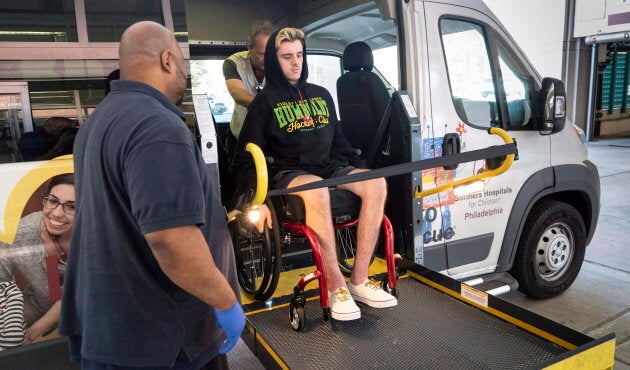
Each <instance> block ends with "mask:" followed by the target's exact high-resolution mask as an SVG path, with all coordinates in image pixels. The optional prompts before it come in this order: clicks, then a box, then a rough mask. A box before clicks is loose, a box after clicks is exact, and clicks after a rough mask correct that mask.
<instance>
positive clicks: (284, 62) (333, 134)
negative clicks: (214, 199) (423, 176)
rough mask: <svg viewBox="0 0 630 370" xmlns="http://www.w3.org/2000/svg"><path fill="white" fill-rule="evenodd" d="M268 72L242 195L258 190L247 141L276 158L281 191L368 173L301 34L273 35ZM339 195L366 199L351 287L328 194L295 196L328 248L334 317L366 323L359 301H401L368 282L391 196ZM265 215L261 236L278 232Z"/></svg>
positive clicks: (379, 191)
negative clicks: (315, 76) (266, 230)
mask: <svg viewBox="0 0 630 370" xmlns="http://www.w3.org/2000/svg"><path fill="white" fill-rule="evenodd" d="M265 71H266V75H267V86H266V87H265V88H264V89H263V91H262V92H261V93H260V94H258V95H257V96H256V98H255V99H254V101H253V102H252V103H251V104H250V106H249V110H248V113H247V117H246V118H245V122H244V125H243V129H242V130H241V134H240V136H239V138H238V142H237V145H236V149H235V154H234V159H233V164H232V170H233V172H234V173H235V174H236V176H237V179H236V180H237V187H238V192H239V194H243V193H245V192H247V191H248V190H249V189H253V188H254V187H253V185H254V184H253V183H252V182H253V180H254V179H255V175H254V169H253V163H252V160H251V157H250V155H249V153H247V152H245V144H246V143H248V142H253V143H255V144H257V145H259V146H260V147H261V149H262V150H263V152H264V153H265V155H267V156H271V157H273V158H274V161H273V162H272V163H271V164H270V165H269V169H268V171H269V176H270V178H271V185H272V186H273V187H275V188H287V187H294V186H298V185H303V184H306V183H310V182H313V181H317V180H320V179H322V178H329V177H335V176H343V175H346V174H351V173H356V172H359V171H363V170H361V169H357V168H355V167H352V166H351V164H358V163H359V158H358V156H357V154H356V152H355V151H354V150H353V149H352V147H351V146H350V143H349V142H348V141H347V140H346V139H345V138H344V136H343V134H342V132H341V127H340V125H339V123H338V121H337V116H336V113H335V112H336V111H335V105H334V101H333V99H332V97H331V96H330V93H329V92H328V91H327V90H326V89H325V88H323V87H321V86H317V85H313V84H310V83H307V82H306V79H307V76H308V70H307V63H306V47H305V43H304V33H303V32H302V31H301V30H299V29H295V28H283V29H281V30H280V31H277V32H275V33H273V34H272V35H271V37H270V38H269V42H268V43H267V48H266V51H265ZM337 188H338V189H344V190H349V191H351V192H353V193H355V194H357V195H358V196H359V197H360V198H361V200H362V205H361V210H360V214H359V228H358V237H357V254H356V258H355V262H354V269H353V271H352V275H351V277H350V281H349V282H348V283H347V284H346V281H345V280H344V278H343V275H342V273H341V271H340V270H339V267H338V264H337V254H336V251H335V236H334V231H333V226H332V219H331V211H330V199H329V193H328V189H327V188H323V189H315V190H309V191H304V192H299V193H296V194H297V195H299V196H301V197H302V199H303V200H304V204H305V208H306V224H307V225H308V226H310V227H311V228H312V229H313V230H314V231H315V233H316V234H317V236H318V238H319V240H320V242H321V244H322V248H323V252H324V265H325V273H326V278H327V281H328V289H329V296H330V309H331V316H332V317H333V318H334V319H337V320H354V319H358V318H359V317H361V311H360V309H359V307H358V306H357V305H356V304H355V302H354V301H355V300H357V301H360V302H363V303H365V304H367V305H369V306H372V307H391V306H395V305H396V304H397V300H396V298H395V297H393V296H392V295H390V294H389V293H387V292H385V291H384V290H382V289H381V288H380V287H379V284H378V283H376V282H375V281H373V280H370V279H369V278H368V267H369V264H370V257H371V255H372V252H373V250H374V247H375V244H376V240H377V237H378V232H379V226H380V223H381V220H382V218H383V208H384V204H385V198H386V193H387V189H386V183H385V179H383V178H379V179H375V180H369V181H363V182H358V183H350V184H344V185H340V186H338V187H337ZM261 216H262V217H261V219H260V220H259V221H258V223H257V224H256V227H257V228H258V230H262V228H263V226H264V222H267V224H268V226H269V227H272V226H273V225H270V224H269V220H270V218H269V210H268V209H267V208H266V207H265V206H261ZM276 227H277V226H276Z"/></svg>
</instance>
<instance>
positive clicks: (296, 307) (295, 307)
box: [289, 298, 306, 331]
mask: <svg viewBox="0 0 630 370" xmlns="http://www.w3.org/2000/svg"><path fill="white" fill-rule="evenodd" d="M289 320H291V327H292V328H293V330H295V331H304V327H305V325H306V314H305V313H304V304H303V303H300V302H299V300H298V299H295V298H293V299H291V304H290V305H289Z"/></svg>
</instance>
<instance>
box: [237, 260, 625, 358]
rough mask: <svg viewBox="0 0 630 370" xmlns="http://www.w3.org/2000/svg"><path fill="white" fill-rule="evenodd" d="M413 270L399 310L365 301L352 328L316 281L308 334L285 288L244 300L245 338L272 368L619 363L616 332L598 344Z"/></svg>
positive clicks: (404, 282) (403, 283)
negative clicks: (326, 314) (331, 309)
mask: <svg viewBox="0 0 630 370" xmlns="http://www.w3.org/2000/svg"><path fill="white" fill-rule="evenodd" d="M379 263H380V262H379V261H378V259H377V260H376V261H375V263H374V264H373V265H376V266H377V268H378V265H379ZM311 270H312V269H311ZM406 271H407V273H406V274H405V275H403V276H401V278H400V279H399V289H398V291H399V294H398V306H396V307H391V308H381V309H376V308H371V307H368V306H366V305H363V304H361V303H358V305H359V307H360V308H361V318H360V319H359V320H354V321H336V320H333V319H329V320H328V321H325V320H324V318H323V315H322V308H321V307H320V305H319V302H318V301H317V300H318V297H317V294H318V291H317V289H316V288H317V287H316V284H312V285H314V286H311V287H309V289H310V290H308V291H306V292H305V293H306V295H307V296H308V297H309V298H308V302H307V303H306V305H305V306H304V308H305V313H306V325H305V329H304V331H302V332H297V331H295V330H293V328H292V327H291V325H290V323H289V302H290V299H291V294H288V293H287V289H286V288H282V286H280V287H279V289H278V290H277V291H276V294H275V295H274V297H273V298H272V299H270V300H269V301H266V302H254V301H250V300H244V301H243V303H244V309H245V312H246V315H247V320H248V323H247V327H246V330H245V331H244V333H243V336H242V338H243V340H244V341H245V343H246V344H247V345H248V346H249V348H250V349H251V350H252V352H253V353H254V354H255V355H256V356H257V357H258V358H259V360H260V361H261V362H262V364H263V365H264V366H265V367H266V368H268V369H274V368H279V369H287V368H292V369H357V368H374V369H411V368H413V369H516V368H519V369H520V368H533V369H539V368H550V369H570V368H572V369H574V368H580V369H587V368H588V369H609V368H612V366H613V362H614V350H615V336H614V334H609V335H607V336H604V337H602V338H599V339H593V338H591V337H588V336H586V335H584V334H582V333H579V332H577V331H574V330H572V329H570V328H567V327H565V326H563V325H560V324H558V323H555V322H553V321H551V320H548V319H546V318H544V317H542V316H539V315H536V314H534V313H532V312H529V311H527V310H525V309H522V308H520V307H517V306H514V305H512V304H510V303H508V302H506V301H503V300H501V299H500V298H497V297H494V296H492V295H488V294H486V293H484V292H481V291H478V290H475V289H473V288H471V287H467V286H465V285H463V284H462V283H460V282H458V281H456V280H453V279H451V278H449V277H447V276H445V275H442V274H439V273H436V272H434V271H431V270H429V269H426V268H424V267H422V266H418V265H413V266H409V267H407V268H406ZM297 273H298V274H301V273H302V272H301V271H297ZM282 274H288V275H291V274H293V275H295V274H296V271H288V272H283V273H282ZM280 280H281V282H283V281H292V282H295V281H296V279H292V278H289V277H286V276H282V277H281V279H280Z"/></svg>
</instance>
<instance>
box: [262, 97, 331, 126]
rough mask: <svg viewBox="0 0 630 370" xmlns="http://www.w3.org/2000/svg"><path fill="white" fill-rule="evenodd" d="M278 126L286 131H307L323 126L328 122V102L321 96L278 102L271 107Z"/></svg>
mask: <svg viewBox="0 0 630 370" xmlns="http://www.w3.org/2000/svg"><path fill="white" fill-rule="evenodd" d="M273 112H274V114H275V116H276V120H277V122H278V127H279V128H283V129H284V130H286V132H289V133H290V132H295V131H301V132H307V131H313V130H318V129H320V128H323V127H324V126H325V125H327V124H328V123H329V122H330V110H329V109H328V104H326V101H325V100H324V99H322V98H321V97H319V96H318V97H314V98H310V99H308V100H300V101H290V102H278V103H276V107H275V108H274V109H273Z"/></svg>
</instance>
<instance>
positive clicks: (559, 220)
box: [513, 200, 586, 299]
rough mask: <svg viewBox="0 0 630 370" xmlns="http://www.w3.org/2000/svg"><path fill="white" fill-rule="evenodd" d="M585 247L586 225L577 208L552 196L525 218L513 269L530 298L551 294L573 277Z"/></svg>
mask: <svg viewBox="0 0 630 370" xmlns="http://www.w3.org/2000/svg"><path fill="white" fill-rule="evenodd" d="M585 250H586V228H585V226H584V221H583V220H582V217H581V216H580V214H579V213H578V211H577V210H576V209H575V208H573V207H572V206H571V205H569V204H567V203H563V202H558V201H555V200H546V201H543V202H541V203H540V204H538V205H537V206H536V207H535V208H534V210H533V212H532V213H531V215H530V217H529V218H528V219H527V223H526V224H525V228H524V229H523V234H522V236H521V240H520V243H519V246H518V251H517V255H516V260H515V262H514V268H513V273H514V275H515V277H516V279H517V280H518V282H519V289H520V290H522V291H523V292H525V293H526V294H527V295H529V296H530V297H532V298H538V299H546V298H551V297H555V296H557V295H559V294H561V293H562V292H564V291H565V290H567V289H568V288H569V287H570V286H571V284H573V281H575V278H576V277H577V274H578V272H579V271H580V268H581V267H582V261H583V260H584V252H585Z"/></svg>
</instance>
